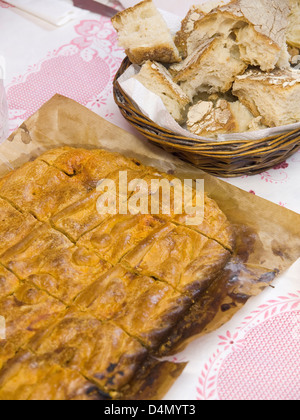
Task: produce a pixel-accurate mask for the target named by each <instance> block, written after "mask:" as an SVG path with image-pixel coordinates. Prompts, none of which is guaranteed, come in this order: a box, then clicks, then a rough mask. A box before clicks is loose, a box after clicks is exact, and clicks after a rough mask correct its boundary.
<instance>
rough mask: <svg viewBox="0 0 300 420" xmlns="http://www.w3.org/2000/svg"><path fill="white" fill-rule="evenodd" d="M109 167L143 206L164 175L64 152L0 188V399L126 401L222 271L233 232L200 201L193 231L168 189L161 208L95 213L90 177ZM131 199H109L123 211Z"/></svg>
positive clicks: (107, 173)
mask: <svg viewBox="0 0 300 420" xmlns="http://www.w3.org/2000/svg"><path fill="white" fill-rule="evenodd" d="M119 171H127V176H128V181H130V180H133V179H136V178H137V179H140V180H141V181H144V185H146V186H147V187H148V189H147V194H148V198H149V202H150V198H151V196H152V194H153V191H152V190H151V179H153V178H154V179H157V180H161V179H165V180H168V181H171V180H174V177H172V176H171V175H167V174H162V173H159V172H157V171H156V170H154V169H153V168H150V167H149V168H148V167H144V166H143V165H141V164H140V163H139V162H137V161H135V160H134V159H128V158H126V157H124V156H121V155H118V154H114V153H109V152H106V151H101V150H83V149H74V148H65V147H63V148H60V149H56V150H52V151H49V152H47V153H45V154H44V155H42V156H40V157H39V158H38V159H37V160H36V161H34V162H30V163H28V164H26V165H24V166H23V167H22V168H20V169H18V170H16V171H14V172H12V173H10V174H8V175H7V176H6V177H5V178H3V179H2V180H1V181H0V208H2V211H3V215H4V220H3V223H2V224H1V225H0V315H1V316H4V318H5V320H6V326H7V337H6V340H0V399H2V400H6V399H8V400H10V399H17V400H18V399H37V400H39V399H41V400H43V399H46V400H47V399H53V400H60V399H64V400H73V399H75V400H76V399H77V400H90V399H109V398H113V399H114V398H115V399H119V398H125V397H128V398H133V397H134V396H137V395H139V396H142V395H144V394H145V393H144V391H143V390H145V389H147V390H148V391H147V392H148V393H149V383H148V382H147V381H152V382H151V383H156V379H155V373H154V372H153V371H152V370H153V369H155V370H156V371H157V372H158V371H159V372H160V371H161V372H164V371H165V372H173V370H174V369H173V368H172V367H171V366H169V365H168V364H163V365H160V366H158V362H157V361H155V360H153V359H152V355H155V354H156V352H157V351H158V349H159V348H161V347H162V346H163V345H164V343H165V342H166V341H167V340H168V337H169V336H170V335H171V334H172V333H173V332H174V329H176V325H177V324H178V322H179V321H180V320H182V319H184V315H185V314H186V313H187V311H191V310H192V309H191V308H192V306H193V304H194V302H195V301H197V299H198V297H199V296H201V295H202V294H203V293H204V292H205V291H206V290H207V288H208V287H209V286H210V285H211V284H212V282H213V281H214V280H215V279H216V278H217V276H218V274H219V273H220V272H221V271H222V270H223V268H224V267H225V265H226V263H227V261H228V259H229V258H230V255H231V253H230V251H232V247H233V238H234V235H233V230H232V227H231V225H230V223H229V222H228V220H227V218H226V216H225V215H224V214H223V213H222V211H221V210H220V209H219V208H218V206H217V205H216V203H215V202H214V201H212V200H210V199H209V198H208V197H207V196H205V198H204V203H205V210H206V211H205V216H204V221H203V223H202V224H201V225H200V226H194V225H191V226H189V225H188V221H189V217H191V216H188V215H187V214H182V215H181V216H180V217H178V216H176V214H175V212H174V209H175V206H174V204H175V201H176V196H175V195H174V194H173V193H172V194H171V201H172V202H173V206H172V208H173V210H171V211H170V212H169V213H166V212H164V207H163V206H162V207H160V206H158V212H157V213H158V214H156V215H151V214H119V213H118V214H116V215H110V214H107V215H99V214H95V213H96V212H97V208H98V207H97V199H98V198H99V196H101V194H103V191H102V192H101V191H99V190H97V185H98V182H99V181H101V180H102V179H103V178H108V179H110V178H111V179H112V180H115V181H117V180H118V172H119ZM117 192H118V193H120V192H121V191H120V190H119V189H117ZM138 192H140V184H139V183H137V184H134V186H133V188H132V191H131V190H130V189H128V191H127V192H126V193H125V195H122V196H121V195H119V196H118V200H120V199H122V200H123V201H124V202H126V204H128V205H129V208H131V207H130V206H131V205H132V204H130V203H131V198H132V197H133V194H135V193H138ZM172 369H173V370H172ZM180 369H182V367H180ZM180 369H179V370H180ZM172 374H175V373H174V372H173V373H172ZM153 375H154V376H153ZM86 378H87V379H86ZM145 381H146V382H147V383H146V382H145ZM140 388H141V389H140ZM145 395H146V394H145ZM147 395H148V394H147Z"/></svg>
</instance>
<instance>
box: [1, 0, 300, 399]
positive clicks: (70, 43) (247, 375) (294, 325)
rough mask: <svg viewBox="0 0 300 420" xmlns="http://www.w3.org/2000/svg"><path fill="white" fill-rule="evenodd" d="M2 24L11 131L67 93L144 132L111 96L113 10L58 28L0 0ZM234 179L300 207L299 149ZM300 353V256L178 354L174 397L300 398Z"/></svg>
mask: <svg viewBox="0 0 300 420" xmlns="http://www.w3.org/2000/svg"><path fill="white" fill-rule="evenodd" d="M129 2H130V0H129ZM124 3H126V0H124ZM127 3H128V2H127ZM131 3H132V1H131ZM163 3H165V4H166V1H165V2H160V4H162V5H163ZM175 3H176V2H175ZM177 3H178V2H177ZM185 4H186V3H185ZM161 7H162V6H161ZM173 7H174V5H173ZM0 27H1V39H0V56H1V55H2V56H3V57H4V59H5V61H6V79H5V86H6V91H7V98H8V105H9V124H10V130H11V131H13V130H15V129H16V128H17V127H18V126H19V125H20V124H22V122H23V121H24V120H26V119H27V118H28V117H29V116H30V115H31V114H33V113H34V112H35V111H36V110H37V109H38V108H39V107H40V106H41V105H42V104H43V103H44V102H46V101H47V100H48V99H50V98H51V97H52V96H53V95H54V94H56V93H60V94H62V95H65V96H68V97H70V98H72V99H74V100H76V101H77V102H79V103H81V104H83V105H84V106H86V107H88V108H89V109H91V110H92V111H94V112H96V113H97V114H99V115H100V116H102V117H104V118H105V119H107V120H108V121H110V122H112V123H113V124H115V125H118V126H120V127H122V128H124V129H125V130H127V131H130V132H133V133H134V134H137V133H136V132H135V131H134V129H133V128H131V126H130V125H129V124H128V123H127V122H126V121H125V120H124V119H123V117H122V116H121V114H120V112H119V110H118V108H117V106H116V105H115V103H114V100H113V95H112V81H113V78H114V76H115V74H116V72H117V70H118V67H119V66H120V64H121V61H122V60H123V58H124V52H123V50H122V49H121V48H119V47H118V45H117V37H116V33H115V31H114V29H113V27H112V25H111V22H110V20H109V19H108V18H106V17H103V16H99V15H96V14H92V13H88V14H87V15H85V16H84V17H82V19H79V20H77V21H72V22H71V23H69V24H67V25H65V26H63V27H60V28H56V27H54V26H52V25H50V24H47V23H45V22H43V21H41V20H39V19H38V18H35V17H32V16H30V15H28V14H25V13H24V12H21V11H19V10H17V9H15V8H13V7H10V6H8V5H7V4H6V3H4V2H2V1H1V0H0ZM227 182H230V183H231V184H233V185H235V186H237V187H240V188H242V189H244V190H246V191H248V192H250V193H252V194H257V195H259V196H261V197H263V198H266V199H268V200H270V201H272V202H274V203H276V204H278V205H280V206H284V207H286V208H288V209H290V210H293V211H295V212H297V213H300V152H298V153H296V154H295V155H294V156H292V157H291V158H290V159H289V160H287V161H286V162H284V163H282V164H280V165H278V166H277V167H275V168H273V169H271V170H269V171H267V172H263V173H262V174H260V175H256V176H251V177H250V176H244V177H241V178H235V179H230V180H227ZM299 353H300V260H299V261H298V262H297V263H296V264H294V266H293V267H292V268H291V269H290V270H289V272H287V273H284V274H283V275H282V276H280V278H278V279H277V280H276V282H275V283H274V287H272V288H268V289H267V290H265V291H264V292H263V293H262V294H261V295H259V296H258V297H257V298H253V299H251V300H250V301H249V302H248V303H247V304H246V305H245V307H244V308H243V309H242V310H241V311H240V312H239V313H238V314H237V316H235V317H234V318H233V319H232V320H231V321H230V322H229V323H227V324H226V325H225V326H223V327H222V328H221V329H220V330H218V331H216V332H214V333H212V334H209V335H208V336H205V337H203V338H200V339H197V340H196V341H194V342H193V343H192V344H191V345H190V346H189V347H188V348H187V349H186V350H185V351H184V352H183V353H182V354H180V355H178V356H177V357H176V358H175V359H174V360H177V361H189V364H188V366H187V368H186V369H185V371H184V373H183V375H182V376H181V377H180V378H179V380H178V381H177V382H176V384H175V385H174V386H173V388H172V389H171V390H170V392H169V393H168V395H167V396H166V399H170V400H182V399H185V400H197V399H198V400H199V399H200V400H207V399H213V400H218V399H219V400H222V399H223V400H230V399H235V400H236V399H243V400H245V399H250V400H254V399H273V400H276V399H277V400H278V399H287V400H291V399H296V400H298V399H300V358H299Z"/></svg>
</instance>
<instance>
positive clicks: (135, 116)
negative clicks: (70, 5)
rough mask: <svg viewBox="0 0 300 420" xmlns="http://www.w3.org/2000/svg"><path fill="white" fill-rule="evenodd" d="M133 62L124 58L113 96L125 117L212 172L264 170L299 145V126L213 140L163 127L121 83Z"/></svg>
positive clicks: (230, 173)
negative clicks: (256, 137)
mask: <svg viewBox="0 0 300 420" xmlns="http://www.w3.org/2000/svg"><path fill="white" fill-rule="evenodd" d="M130 65H131V63H130V60H129V59H128V57H126V58H125V59H124V61H123V62H122V64H121V66H120V68H119V70H118V72H117V74H116V76H115V80H114V99H115V102H116V104H117V105H118V107H119V109H120V111H121V113H122V115H123V117H124V118H125V119H126V120H127V121H128V122H129V123H130V124H131V125H132V126H133V127H135V128H136V129H137V130H138V131H139V132H140V133H141V134H142V135H143V136H144V137H146V138H147V139H148V140H149V141H150V142H151V143H154V144H156V145H157V146H160V147H162V148H163V149H165V150H166V151H167V152H170V153H173V154H175V155H176V156H178V157H179V158H181V159H183V160H185V161H187V162H189V163H192V164H193V165H195V166H197V167H198V168H200V169H202V170H204V171H206V172H209V173H211V174H213V175H216V176H219V177H224V178H229V177H238V176H242V175H254V174H258V173H261V172H264V171H266V170H268V169H270V168H272V167H274V166H276V165H278V164H280V163H282V162H284V161H285V160H286V159H287V158H288V157H289V156H291V155H292V154H294V153H295V152H297V151H298V150H299V149H300V129H298V130H294V131H290V132H287V133H285V134H283V135H279V136H273V137H268V138H261V139H260V140H251V141H246V140H233V141H224V142H212V141H209V140H207V141H205V140H197V139H194V138H192V137H182V136H178V135H177V134H174V133H173V132H171V131H169V130H167V129H165V128H162V127H160V126H158V125H157V124H155V123H154V122H153V121H151V120H150V119H149V118H147V117H146V116H145V115H143V114H142V113H141V111H140V110H139V109H138V108H137V106H136V105H135V104H134V102H133V101H132V100H131V99H130V98H129V97H128V96H127V95H126V93H125V92H124V91H123V90H122V88H121V86H120V84H119V83H118V78H119V77H120V76H121V75H122V74H123V73H124V72H125V71H126V70H127V68H128V67H129V66H130Z"/></svg>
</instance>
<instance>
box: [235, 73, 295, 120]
mask: <svg viewBox="0 0 300 420" xmlns="http://www.w3.org/2000/svg"><path fill="white" fill-rule="evenodd" d="M233 93H234V95H236V96H237V97H238V98H239V100H240V101H241V102H242V103H243V104H244V105H245V106H247V108H248V109H249V110H250V111H251V112H252V114H253V115H254V116H256V117H259V116H261V117H262V122H263V124H265V125H266V126H268V127H280V126H283V125H288V124H293V123H297V122H299V120H300V71H299V70H289V71H280V70H275V71H273V72H271V73H268V74H266V73H262V72H260V71H257V70H249V71H248V72H247V73H245V74H244V75H243V76H239V77H237V79H236V82H235V83H234V86H233Z"/></svg>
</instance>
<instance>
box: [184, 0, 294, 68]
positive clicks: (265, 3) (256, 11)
mask: <svg viewBox="0 0 300 420" xmlns="http://www.w3.org/2000/svg"><path fill="white" fill-rule="evenodd" d="M289 13H290V8H289V2H288V0H256V1H255V4H253V2H250V1H249V0H235V1H232V2H231V3H229V4H228V5H225V6H222V7H219V8H217V9H214V10H212V11H211V12H210V13H208V14H207V15H205V16H204V17H203V18H202V19H200V20H197V21H196V22H195V25H194V30H193V31H192V32H191V33H190V35H189V37H188V39H187V40H186V45H187V52H188V55H190V54H192V53H193V52H194V51H195V50H196V49H197V48H198V45H199V43H200V42H201V41H202V40H203V39H204V38H207V37H209V38H210V37H212V36H215V35H216V34H220V35H223V36H225V38H228V37H232V38H234V39H236V41H237V43H238V45H239V48H240V55H241V58H242V59H243V60H244V61H245V63H247V64H248V65H254V66H259V67H260V68H261V69H262V70H263V71H271V70H273V69H274V68H275V67H280V68H289V54H288V51H287V45H286V29H287V26H288V15H289Z"/></svg>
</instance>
